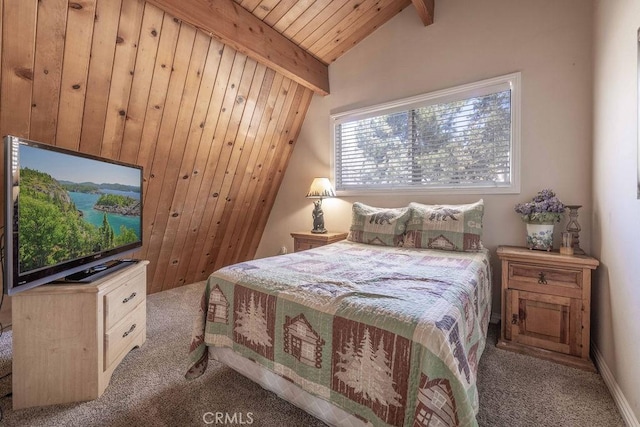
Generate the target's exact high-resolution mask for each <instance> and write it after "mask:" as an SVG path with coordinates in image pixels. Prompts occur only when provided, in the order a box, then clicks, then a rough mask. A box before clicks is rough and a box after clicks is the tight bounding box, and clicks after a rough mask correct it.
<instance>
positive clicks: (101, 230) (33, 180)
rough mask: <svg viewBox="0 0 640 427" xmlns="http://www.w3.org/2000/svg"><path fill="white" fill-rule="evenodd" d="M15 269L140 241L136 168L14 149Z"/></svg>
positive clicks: (23, 147)
mask: <svg viewBox="0 0 640 427" xmlns="http://www.w3.org/2000/svg"><path fill="white" fill-rule="evenodd" d="M19 164H20V180H19V188H20V192H19V196H18V197H19V198H18V224H19V230H18V236H19V237H18V239H19V244H18V251H19V255H18V258H19V266H20V272H26V271H32V270H35V269H39V268H43V267H50V266H54V265H57V264H60V263H63V262H66V261H70V260H74V259H78V258H82V257H86V256H89V255H93V254H97V253H100V252H103V251H107V250H110V249H114V248H118V247H121V246H125V245H128V244H130V243H134V242H137V241H139V240H140V233H141V230H140V229H141V225H142V224H141V210H142V207H141V205H140V194H141V188H140V170H139V169H137V168H133V167H128V166H123V165H119V164H114V163H109V162H105V161H100V160H94V159H89V158H85V157H79V156H74V155H70V154H66V153H59V152H56V151H51V150H47V149H42V148H36V147H33V146H28V145H23V144H21V145H20V148H19Z"/></svg>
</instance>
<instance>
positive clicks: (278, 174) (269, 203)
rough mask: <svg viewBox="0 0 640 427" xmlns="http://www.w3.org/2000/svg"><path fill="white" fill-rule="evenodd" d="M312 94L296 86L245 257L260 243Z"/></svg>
mask: <svg viewBox="0 0 640 427" xmlns="http://www.w3.org/2000/svg"><path fill="white" fill-rule="evenodd" d="M312 96H313V93H312V92H311V91H310V90H308V89H307V88H305V87H302V86H300V85H298V86H297V88H296V90H295V98H294V102H293V105H292V107H291V109H290V111H289V114H288V116H287V123H286V125H285V130H284V135H285V138H284V139H283V140H281V142H280V145H279V147H276V150H274V157H275V158H274V166H272V167H271V168H270V172H269V177H268V180H267V182H265V185H264V186H263V193H262V197H261V198H260V204H261V208H260V209H259V212H260V217H259V218H256V221H255V223H256V225H257V227H256V229H255V231H254V232H253V233H252V239H251V243H250V244H249V251H248V253H247V254H246V255H247V258H253V257H254V256H255V253H256V250H257V248H258V245H259V244H260V239H261V238H262V233H263V232H264V228H265V227H266V225H267V220H268V219H269V213H270V212H271V208H272V207H273V204H274V202H275V199H276V195H277V193H278V190H279V189H280V184H281V183H282V179H283V177H284V171H285V169H286V167H287V164H288V163H289V159H290V158H291V153H292V152H293V148H294V146H295V141H296V139H297V137H298V134H299V133H300V128H301V126H302V122H303V120H304V116H305V115H306V112H307V109H308V107H309V104H310V103H311V98H312ZM247 240H249V239H247Z"/></svg>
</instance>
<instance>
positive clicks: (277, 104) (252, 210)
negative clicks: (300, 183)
mask: <svg viewBox="0 0 640 427" xmlns="http://www.w3.org/2000/svg"><path fill="white" fill-rule="evenodd" d="M290 86H291V80H289V79H287V78H284V76H282V75H281V74H276V75H275V77H274V81H273V85H272V86H271V91H270V93H269V99H268V101H267V107H266V109H265V112H264V113H263V118H262V121H261V123H260V129H258V134H257V136H256V144H257V147H254V148H253V151H255V152H256V163H255V167H254V168H253V169H251V170H249V171H248V172H249V173H250V175H251V177H250V179H251V182H250V185H249V187H248V188H247V191H246V193H245V195H244V200H245V202H244V204H243V205H242V209H243V212H245V214H244V215H243V217H242V218H241V222H240V224H239V226H238V228H239V230H240V233H239V241H240V242H243V243H244V242H245V241H246V239H247V236H249V228H250V226H251V224H252V223H253V221H254V218H255V215H256V206H257V200H256V199H257V198H258V197H260V185H261V184H262V174H263V172H264V171H265V170H266V169H267V168H268V167H269V164H267V154H268V152H269V148H270V147H271V145H272V139H273V137H274V132H275V126H276V124H277V122H278V119H279V117H280V113H281V112H282V105H283V104H284V101H285V98H286V95H287V91H288V89H289V87H290ZM243 257H244V254H243V253H242V246H241V245H238V246H237V247H236V248H234V250H233V253H232V255H231V257H230V258H228V259H229V261H228V264H231V263H233V260H236V259H244V258H243ZM228 264H227V265H228Z"/></svg>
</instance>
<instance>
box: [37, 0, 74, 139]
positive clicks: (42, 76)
mask: <svg viewBox="0 0 640 427" xmlns="http://www.w3.org/2000/svg"><path fill="white" fill-rule="evenodd" d="M67 4H68V0H53V1H46V2H38V3H37V5H38V22H37V29H36V42H35V45H36V52H35V65H34V70H33V71H34V72H33V74H34V77H33V98H32V102H31V123H30V131H29V138H31V139H33V140H35V141H41V142H46V143H48V144H55V138H56V128H57V126H58V122H57V121H58V105H59V104H58V103H59V100H60V97H59V91H60V79H61V78H62V57H63V55H64V35H65V31H66V26H67Z"/></svg>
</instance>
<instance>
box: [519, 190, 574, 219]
mask: <svg viewBox="0 0 640 427" xmlns="http://www.w3.org/2000/svg"><path fill="white" fill-rule="evenodd" d="M515 211H516V212H517V213H519V214H520V215H522V220H523V221H524V222H529V223H539V224H542V223H551V224H552V223H554V222H559V221H560V218H562V214H563V213H564V204H563V203H562V202H561V201H560V199H558V197H557V196H556V194H555V193H554V192H553V190H542V191H540V192H538V194H537V195H536V196H535V197H534V198H533V199H532V200H531V201H530V202H527V203H518V204H516V207H515Z"/></svg>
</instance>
